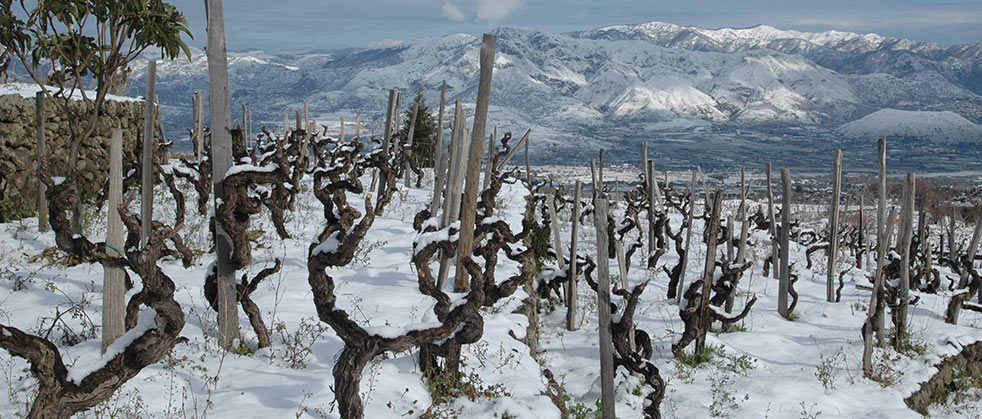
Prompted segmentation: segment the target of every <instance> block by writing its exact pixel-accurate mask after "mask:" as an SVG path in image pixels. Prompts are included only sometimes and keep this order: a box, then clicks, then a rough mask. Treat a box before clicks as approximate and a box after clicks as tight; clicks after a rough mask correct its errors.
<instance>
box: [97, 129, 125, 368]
mask: <svg viewBox="0 0 982 419" xmlns="http://www.w3.org/2000/svg"><path fill="white" fill-rule="evenodd" d="M108 200H109V201H108V205H109V207H108V209H107V210H106V212H107V214H108V217H109V218H108V220H107V223H106V225H107V227H106V247H107V248H108V249H107V250H106V252H107V253H108V254H110V255H113V256H116V257H126V255H125V254H123V253H122V252H121V250H122V249H123V247H124V246H123V245H124V243H123V241H124V234H123V220H122V219H120V218H119V211H117V208H118V207H119V204H120V203H121V202H122V201H123V130H121V129H119V128H116V129H114V130H113V133H112V137H111V141H110V143H109V196H108ZM125 276H126V273H125V272H124V270H123V267H121V266H109V265H106V267H105V271H104V274H103V279H102V287H103V290H102V352H103V353H105V352H106V348H107V347H108V346H109V345H110V344H111V343H113V341H115V340H116V338H118V337H120V336H122V335H123V333H125V332H126V330H125V329H124V327H123V319H124V318H125V317H126V284H125V282H126V279H125Z"/></svg>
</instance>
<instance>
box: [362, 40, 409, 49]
mask: <svg viewBox="0 0 982 419" xmlns="http://www.w3.org/2000/svg"><path fill="white" fill-rule="evenodd" d="M404 42H406V41H403V40H401V39H380V40H378V41H372V42H369V43H368V45H366V47H368V48H388V47H394V46H396V45H401V44H402V43H404Z"/></svg>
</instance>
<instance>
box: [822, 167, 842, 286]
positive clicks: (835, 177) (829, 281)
mask: <svg viewBox="0 0 982 419" xmlns="http://www.w3.org/2000/svg"><path fill="white" fill-rule="evenodd" d="M841 191H842V150H835V158H834V159H833V163H832V205H831V206H830V208H829V253H828V256H829V258H828V259H829V266H828V275H826V281H825V301H828V302H830V303H832V302H835V272H836V263H835V258H836V256H838V252H839V195H840V194H841Z"/></svg>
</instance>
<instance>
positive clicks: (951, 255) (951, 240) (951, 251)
mask: <svg viewBox="0 0 982 419" xmlns="http://www.w3.org/2000/svg"><path fill="white" fill-rule="evenodd" d="M956 223H957V221H956V217H955V207H954V206H952V207H951V215H950V216H948V259H949V260H951V261H952V262H955V263H958V249H957V247H956V246H955V224H956Z"/></svg>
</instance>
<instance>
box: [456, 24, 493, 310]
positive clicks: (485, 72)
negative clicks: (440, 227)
mask: <svg viewBox="0 0 982 419" xmlns="http://www.w3.org/2000/svg"><path fill="white" fill-rule="evenodd" d="M496 41H497V37H496V36H494V35H491V34H484V40H483V42H482V43H481V69H480V72H481V76H480V81H479V82H478V86H477V106H476V109H475V110H474V132H472V133H471V135H472V136H473V137H472V138H471V149H470V158H469V159H468V161H467V180H466V182H467V187H466V188H464V198H463V199H464V202H463V206H464V207H463V211H462V212H461V214H460V241H459V247H458V250H457V267H458V269H457V271H456V279H455V280H454V290H456V291H458V292H463V291H466V290H467V289H468V283H467V277H468V275H467V270H466V269H463V266H464V264H463V260H464V259H466V258H469V257H470V256H471V252H472V251H473V249H474V227H475V226H474V220H475V219H476V217H477V214H476V211H477V195H478V193H480V191H479V190H478V184H479V183H480V172H481V158H482V157H483V154H484V147H483V143H484V136H485V135H486V133H485V126H486V125H487V122H488V102H489V101H490V99H491V75H492V70H494V52H495V43H496Z"/></svg>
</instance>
